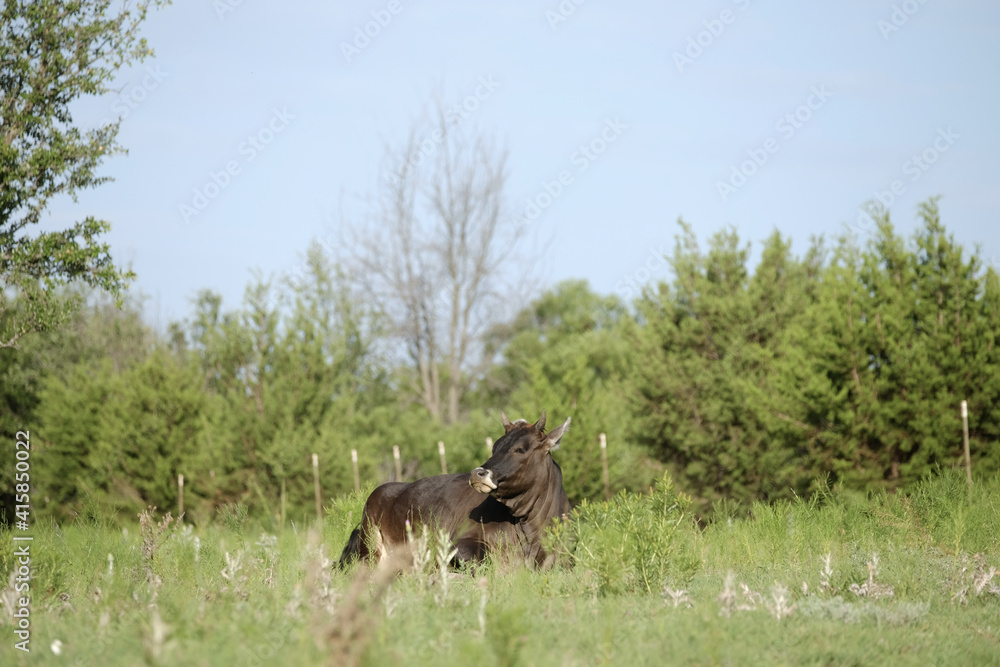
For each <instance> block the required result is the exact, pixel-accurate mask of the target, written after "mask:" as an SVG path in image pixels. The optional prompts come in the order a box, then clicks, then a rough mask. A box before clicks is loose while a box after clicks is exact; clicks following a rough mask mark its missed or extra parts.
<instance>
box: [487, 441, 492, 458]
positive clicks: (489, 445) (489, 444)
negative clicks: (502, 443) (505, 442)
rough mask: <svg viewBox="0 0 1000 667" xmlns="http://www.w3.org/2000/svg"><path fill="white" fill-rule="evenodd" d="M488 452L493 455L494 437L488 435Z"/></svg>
mask: <svg viewBox="0 0 1000 667" xmlns="http://www.w3.org/2000/svg"><path fill="white" fill-rule="evenodd" d="M486 453H487V454H489V455H490V456H493V438H491V437H490V436H486Z"/></svg>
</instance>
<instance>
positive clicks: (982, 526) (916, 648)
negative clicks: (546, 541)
mask: <svg viewBox="0 0 1000 667" xmlns="http://www.w3.org/2000/svg"><path fill="white" fill-rule="evenodd" d="M362 502H363V499H362V498H361V497H350V498H344V499H340V500H338V501H336V502H334V503H333V504H332V505H331V506H330V507H329V508H328V510H329V516H328V519H327V521H326V522H325V524H324V527H323V532H322V535H321V534H320V533H319V531H317V530H304V529H302V528H301V527H298V528H295V527H287V528H285V529H277V528H276V527H275V526H259V525H253V524H252V523H251V522H248V521H247V520H246V517H245V514H243V513H241V511H240V508H229V510H228V511H226V512H223V513H221V514H220V518H219V521H218V522H217V523H216V524H213V525H207V526H200V527H197V528H192V527H191V526H190V525H185V526H183V527H177V525H176V523H167V522H166V521H164V518H163V517H159V516H156V517H153V516H150V515H147V516H146V517H144V518H143V521H142V525H134V526H130V527H128V528H125V529H123V528H120V527H118V526H116V525H114V524H113V523H111V522H108V521H106V520H103V519H102V518H101V517H90V518H88V519H81V520H79V521H78V522H76V523H74V524H72V525H64V526H55V525H49V526H38V527H34V528H33V529H32V530H31V531H30V534H32V535H33V536H34V540H33V542H32V544H31V576H32V579H31V582H30V584H31V606H30V631H31V642H30V648H31V652H30V653H24V652H22V651H20V650H18V649H16V648H15V643H16V642H17V641H18V639H17V637H16V636H15V634H14V629H15V628H14V625H13V623H12V619H11V616H10V613H9V611H10V609H11V608H13V607H15V606H16V605H17V602H16V599H15V594H14V592H13V590H12V588H11V586H10V585H8V584H7V582H8V577H10V576H11V575H12V574H13V573H15V568H16V562H15V556H14V549H15V547H14V544H15V542H14V541H13V537H14V535H15V533H14V532H3V533H0V573H2V574H3V581H2V582H0V599H2V600H3V608H2V609H0V664H3V665H22V664H24V665H27V664H45V665H56V664H72V665H102V667H111V666H112V665H136V664H163V665H268V664H287V665H313V664H316V665H320V664H327V665H329V664H335V665H341V664H354V663H359V664H364V665H389V664H393V665H396V664H412V665H424V664H433V665H435V666H441V667H443V666H445V665H462V666H463V667H468V666H469V665H470V664H475V665H477V666H490V665H520V664H524V665H583V664H586V665H591V664H612V665H645V664H648V665H667V664H732V665H747V664H761V665H780V664H852V665H875V664H887V665H907V664H912V665H928V664H942V665H959V664H961V665H993V664H1000V573H998V572H997V571H996V569H995V568H1000V537H998V536H1000V478H998V477H994V478H992V479H988V480H980V481H979V482H978V483H977V485H976V487H975V489H974V491H973V493H972V495H971V497H970V496H969V494H968V493H967V490H966V488H965V485H964V480H963V479H962V478H960V477H956V476H953V475H944V476H942V477H940V478H937V479H934V480H931V481H928V482H926V483H924V484H922V485H921V486H920V487H919V488H917V489H915V490H914V491H912V492H911V493H907V494H895V495H875V496H872V497H869V498H855V497H848V496H846V495H843V494H838V493H835V492H833V493H828V494H824V495H820V496H817V497H816V498H813V499H811V500H810V501H799V502H795V503H788V504H780V505H777V506H764V505H754V506H752V507H749V508H728V510H729V516H728V517H726V515H725V513H723V514H722V518H721V519H720V520H719V521H717V522H715V523H713V524H711V525H709V526H708V527H706V528H698V527H696V526H695V525H694V524H693V522H692V521H691V518H690V516H689V515H688V514H687V511H686V510H687V502H686V499H685V498H684V497H683V496H679V495H677V494H675V493H674V491H673V489H672V488H671V487H670V482H669V479H664V480H662V481H661V483H660V484H659V486H658V488H657V490H656V491H655V492H654V493H652V494H650V495H644V496H636V495H632V496H628V495H620V496H617V497H615V498H614V499H613V500H612V501H609V502H607V503H594V504H588V505H584V506H582V507H579V508H577V510H576V518H575V520H574V521H572V522H569V523H567V524H564V525H562V526H560V527H559V529H558V530H557V531H555V533H554V535H553V536H552V542H553V547H554V548H557V549H558V550H559V551H560V553H561V563H560V564H559V565H558V566H556V567H555V568H553V569H551V570H548V571H544V572H530V571H526V570H524V569H523V568H516V567H513V566H511V565H510V564H508V563H503V562H493V563H488V564H486V565H485V566H483V567H481V568H479V569H478V571H476V572H463V573H448V572H447V571H445V573H444V576H442V574H441V570H440V568H439V565H438V561H439V560H440V558H439V556H440V555H441V554H439V550H438V549H437V548H436V542H437V539H436V536H434V535H426V536H425V539H426V546H424V547H423V548H422V549H420V550H419V551H418V553H417V558H418V561H424V562H423V564H422V566H421V568H420V570H419V571H416V572H410V573H408V574H405V575H402V576H397V577H392V576H386V575H385V574H384V573H379V572H376V573H366V572H359V571H357V570H352V571H349V572H340V571H337V570H335V569H334V568H333V567H331V565H332V563H331V561H332V560H335V559H336V557H337V556H338V555H339V550H340V548H341V547H342V546H343V544H344V542H345V540H346V537H347V534H348V532H349V530H350V528H351V527H352V523H353V522H354V521H356V519H357V517H358V515H359V511H360V505H361V503H362ZM16 534H19V535H20V534H23V533H16ZM444 555H446V554H444ZM11 581H13V580H11Z"/></svg>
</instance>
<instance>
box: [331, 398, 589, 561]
mask: <svg viewBox="0 0 1000 667" xmlns="http://www.w3.org/2000/svg"><path fill="white" fill-rule="evenodd" d="M501 417H502V421H503V426H504V435H503V437H501V438H500V439H499V440H497V441H496V444H494V445H493V455H492V456H490V458H489V460H488V461H486V463H484V464H483V465H482V466H481V467H479V468H476V469H475V470H473V471H472V472H471V473H459V474H454V475H437V476H434V477H425V478H423V479H418V480H417V481H415V482H411V483H402V482H390V483H388V484H383V485H382V486H380V487H378V488H377V489H375V490H374V491H373V492H372V494H371V495H370V496H369V497H368V501H367V502H366V503H365V508H364V512H363V513H362V516H361V523H360V524H359V525H358V527H357V528H356V529H355V530H354V532H353V533H351V537H350V539H349V540H348V542H347V546H346V547H344V551H343V553H342V554H341V556H340V564H341V566H343V565H345V564H347V563H349V562H351V561H352V560H355V559H357V558H362V559H368V560H383V559H386V558H387V557H388V556H389V555H390V554H391V553H393V552H394V551H396V550H398V549H399V548H400V547H401V546H402V545H403V544H404V543H405V542H406V539H407V533H406V522H407V521H409V522H410V523H411V525H412V526H413V529H414V530H417V529H418V528H417V526H418V525H420V524H427V525H430V526H432V527H433V528H435V529H444V530H446V531H447V532H448V534H449V535H450V536H451V540H452V543H453V544H454V546H455V548H456V550H457V555H456V556H455V560H456V561H458V562H464V561H479V560H482V559H483V557H484V556H485V555H486V553H487V552H489V551H492V550H494V549H497V548H500V547H501V546H502V545H508V546H509V547H512V548H514V549H516V550H517V551H518V552H519V553H520V554H521V555H523V557H524V559H525V561H526V562H527V563H528V564H529V565H542V564H544V563H545V558H546V554H545V552H544V549H543V548H542V544H541V536H542V531H543V530H544V529H545V527H546V525H547V524H548V523H549V522H550V521H551V520H552V519H554V518H557V517H562V516H564V515H565V514H566V513H567V512H569V500H568V499H567V497H566V491H565V490H564V489H563V485H562V471H561V470H560V469H559V466H558V465H557V464H556V462H555V461H554V460H552V456H551V455H550V454H549V452H551V451H552V450H554V449H556V448H557V447H558V446H559V441H560V439H561V438H562V436H563V434H565V432H566V431H567V429H568V428H569V422H570V420H569V419H567V420H566V422H565V423H564V424H562V425H561V426H559V427H557V428H555V429H553V430H552V432H551V433H548V434H546V433H545V411H544V410H543V411H542V416H541V418H539V420H538V421H537V422H535V423H534V424H529V423H528V422H526V421H524V420H523V419H518V420H517V421H514V422H510V421H508V420H507V417H506V415H503V413H501Z"/></svg>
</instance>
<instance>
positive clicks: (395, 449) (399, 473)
mask: <svg viewBox="0 0 1000 667" xmlns="http://www.w3.org/2000/svg"><path fill="white" fill-rule="evenodd" d="M392 458H393V459H395V460H396V481H397V482H402V481H403V464H402V463H401V462H400V460H399V445H393V446H392Z"/></svg>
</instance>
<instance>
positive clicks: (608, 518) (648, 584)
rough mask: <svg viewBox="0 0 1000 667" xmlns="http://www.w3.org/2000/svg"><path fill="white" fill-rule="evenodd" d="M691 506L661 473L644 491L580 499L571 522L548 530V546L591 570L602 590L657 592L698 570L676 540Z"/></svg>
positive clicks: (688, 521)
mask: <svg viewBox="0 0 1000 667" xmlns="http://www.w3.org/2000/svg"><path fill="white" fill-rule="evenodd" d="M690 505H691V499H690V498H689V497H688V496H686V495H684V494H682V493H677V492H675V490H674V486H673V482H672V480H671V479H670V475H669V473H664V475H663V477H661V478H660V480H659V481H658V482H657V483H656V484H655V485H654V487H653V488H652V489H651V491H650V493H649V494H641V493H629V492H627V491H622V492H621V493H619V494H618V495H616V496H614V497H613V498H611V499H610V500H607V501H602V502H593V503H592V502H588V501H583V502H582V503H580V505H578V506H577V507H576V509H575V510H574V512H573V516H572V518H571V520H569V521H563V522H559V523H557V524H556V526H555V527H554V528H553V529H552V530H551V531H550V533H549V536H548V540H549V548H550V549H551V550H553V551H554V553H555V554H556V555H557V558H558V559H559V560H560V561H563V562H567V563H569V564H571V565H572V566H573V567H575V568H577V569H581V570H584V571H585V572H587V571H589V572H592V573H593V575H594V577H595V579H596V586H597V589H598V591H599V592H600V593H601V594H615V593H622V592H633V591H644V592H647V593H649V592H659V590H660V589H661V588H662V586H663V585H664V583H666V582H668V581H672V582H676V581H687V580H689V579H690V578H691V576H692V575H693V574H694V572H695V571H696V570H697V569H698V562H697V560H696V559H695V558H694V557H693V556H692V555H691V554H689V553H687V552H686V551H685V550H684V549H682V548H681V542H680V540H679V539H678V538H679V532H680V530H681V529H682V528H683V527H689V526H690V524H691V522H692V518H691V516H690V515H689V514H688V509H689V508H690Z"/></svg>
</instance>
